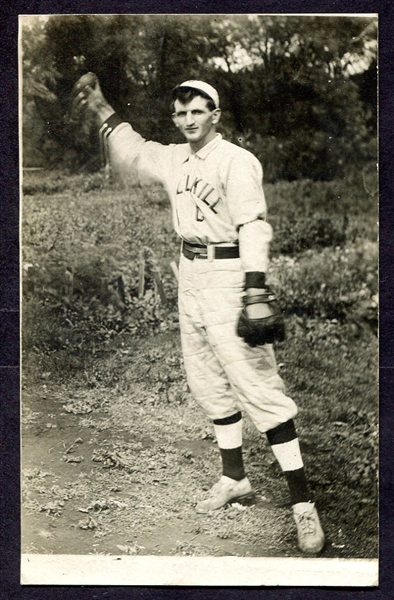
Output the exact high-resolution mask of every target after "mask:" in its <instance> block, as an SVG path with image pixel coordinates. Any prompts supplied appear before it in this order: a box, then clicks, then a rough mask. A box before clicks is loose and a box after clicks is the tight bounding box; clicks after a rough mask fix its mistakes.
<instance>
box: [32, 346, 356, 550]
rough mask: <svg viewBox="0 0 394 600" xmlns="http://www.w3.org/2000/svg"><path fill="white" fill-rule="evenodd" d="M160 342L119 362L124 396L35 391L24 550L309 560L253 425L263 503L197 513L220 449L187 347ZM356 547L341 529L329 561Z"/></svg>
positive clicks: (250, 433)
mask: <svg viewBox="0 0 394 600" xmlns="http://www.w3.org/2000/svg"><path fill="white" fill-rule="evenodd" d="M157 342H158V340H157V338H151V339H149V340H146V341H144V342H143V343H142V345H140V349H139V350H138V351H136V352H135V353H134V354H133V355H132V356H131V355H129V354H128V353H127V354H122V353H120V354H119V356H118V358H119V360H120V361H123V363H124V364H127V368H126V369H125V371H124V374H123V377H122V385H121V386H120V387H118V388H116V387H115V388H105V387H95V388H90V389H89V388H86V386H85V387H77V385H76V383H73V382H70V383H67V384H66V383H62V384H58V385H55V384H53V383H51V378H50V376H49V375H46V376H45V377H46V378H45V379H44V380H42V382H41V383H40V384H39V385H37V384H36V385H35V386H32V385H29V386H28V387H27V388H26V389H25V391H24V395H23V417H22V423H23V435H22V458H23V464H22V466H23V504H22V509H23V510H22V513H23V514H22V526H23V536H22V546H23V547H22V551H23V552H24V553H35V552H38V553H55V554H63V553H64V554H90V553H100V554H121V553H126V554H141V555H164V556H169V555H193V556H210V555H213V556H225V555H236V556H300V553H299V552H298V551H297V549H296V539H295V530H294V526H293V523H292V517H291V511H290V510H289V507H288V505H286V503H287V500H288V499H287V492H286V488H285V485H284V482H283V478H281V477H279V476H278V475H279V473H278V471H277V468H276V467H275V464H274V462H273V459H272V456H271V454H270V452H269V451H268V449H267V448H264V446H262V444H261V440H260V439H259V437H258V435H257V433H256V432H255V431H254V430H253V428H252V427H251V425H250V424H249V423H246V426H245V459H246V463H247V465H248V472H249V476H250V478H251V480H252V483H253V485H254V488H255V490H256V503H255V505H254V506H249V507H244V506H240V505H237V504H236V505H233V506H229V507H226V508H225V509H222V510H219V511H216V512H214V513H213V514H211V515H198V514H196V513H195V510H194V504H195V502H196V501H197V500H198V499H199V497H201V494H202V492H203V490H204V489H208V488H209V487H210V486H211V485H212V483H214V482H215V481H216V480H217V478H218V474H219V458H218V451H217V447H216V444H215V442H214V440H213V437H212V431H211V428H210V425H209V423H208V422H207V421H206V420H205V419H204V417H203V415H202V414H201V412H200V411H199V410H198V409H197V408H196V407H195V405H194V403H193V401H192V400H191V398H190V395H189V394H188V392H187V389H186V387H185V381H184V376H183V370H182V368H181V357H180V350H179V346H178V341H177V338H175V336H172V335H167V336H162V337H161V339H160V346H159V345H158V343H157ZM159 347H160V349H158V348H159ZM328 531H329V533H330V529H328ZM349 539H350V538H349ZM349 539H346V533H342V530H341V529H339V528H338V527H336V526H335V525H333V526H332V527H331V535H330V540H329V543H328V547H327V549H326V551H325V556H326V557H337V556H338V557H344V556H345V557H349V556H352V557H354V556H357V549H356V548H353V547H352V545H351V543H350V541H349Z"/></svg>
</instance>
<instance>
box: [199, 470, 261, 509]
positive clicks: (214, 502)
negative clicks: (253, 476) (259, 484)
mask: <svg viewBox="0 0 394 600" xmlns="http://www.w3.org/2000/svg"><path fill="white" fill-rule="evenodd" d="M253 498H254V493H253V492H252V486H251V485H250V481H249V479H248V478H247V477H244V478H243V479H241V480H240V481H236V480H235V479H230V477H226V476H225V475H222V477H221V478H220V479H219V481H218V482H217V483H215V485H214V486H213V487H212V488H211V489H210V490H209V492H208V498H207V499H206V500H202V501H201V502H199V503H198V504H197V506H196V511H197V512H198V513H206V512H209V511H211V510H217V509H218V508H221V507H222V506H225V505H226V504H228V503H229V502H240V501H241V502H242V501H245V500H252V499H253Z"/></svg>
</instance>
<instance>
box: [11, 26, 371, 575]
mask: <svg viewBox="0 0 394 600" xmlns="http://www.w3.org/2000/svg"><path fill="white" fill-rule="evenodd" d="M377 29H378V18H377V15H376V14H354V15H352V14H346V15H345V14H343V15H340V14H331V15H323V14H320V15H303V14H287V15H286V14H281V15H279V14H277V15H275V14H269V15H265V14H241V15H229V14H211V15H203V14H190V15H186V14H168V15H164V14H163V15H143V14H138V15H137V14H114V15H94V14H92V15H88V14H78V15H55V14H53V15H50V14H47V15H23V16H22V15H21V16H19V107H20V110H19V124H20V148H21V152H20V174H21V194H20V196H21V202H20V214H21V218H20V235H21V265H20V269H21V280H22V289H21V295H22V319H21V334H22V354H21V355H22V378H21V486H22V495H21V519H22V531H21V536H22V539H21V547H22V557H21V558H22V561H21V583H22V584H25V585H31V584H44V585H45V584H47V585H53V584H59V585H154V586H155V585H173V586H180V585H193V586H195V585H198V586H221V587H222V586H254V587H256V586H289V585H290V586H291V585H297V586H299V585H301V586H330V587H336V586H347V587H375V586H377V585H378V533H379V532H378V481H377V472H378V448H379V446H378V444H379V440H378V385H377V371H378V336H377V333H378V177H377V167H378V163H377V160H378V158H377V89H378V82H377V54H378V46H377Z"/></svg>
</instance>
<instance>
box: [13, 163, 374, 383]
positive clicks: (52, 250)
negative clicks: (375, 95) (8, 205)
mask: <svg viewBox="0 0 394 600" xmlns="http://www.w3.org/2000/svg"><path fill="white" fill-rule="evenodd" d="M24 188H25V189H26V190H27V191H28V192H29V193H30V194H31V195H29V194H26V195H25V196H24V201H23V214H22V242H23V249H22V252H23V267H24V269H23V300H24V302H23V347H24V350H25V351H26V352H30V351H31V350H32V349H34V348H35V349H36V351H39V352H42V353H44V355H45V356H46V357H47V359H46V360H49V361H52V360H54V361H55V362H58V367H56V368H60V365H61V366H62V368H66V367H65V365H69V367H67V368H69V369H70V370H72V371H74V370H75V369H76V370H78V369H80V368H81V367H82V366H83V361H84V358H83V357H84V356H86V352H87V348H88V347H89V348H90V352H91V353H92V355H94V356H96V357H97V356H98V355H99V354H100V352H101V351H104V350H106V349H107V348H109V347H110V346H111V344H112V343H113V342H114V341H116V339H117V338H118V337H119V336H120V335H130V336H132V337H141V336H145V335H148V334H150V333H154V332H159V331H165V330H171V329H174V328H177V327H178V321H177V306H176V303H177V285H176V281H175V277H174V274H173V272H172V269H171V267H170V263H171V262H172V261H176V260H177V255H178V253H179V241H178V239H177V237H176V235H175V234H174V232H173V228H172V223H171V213H170V208H169V205H168V203H164V204H163V202H162V198H161V197H159V199H158V200H157V198H156V197H155V194H151V193H149V192H150V190H144V189H141V188H139V187H134V188H132V189H127V190H124V189H122V188H120V187H119V186H118V184H117V183H115V182H113V181H112V180H111V179H107V178H106V177H105V174H104V173H96V174H94V175H90V176H82V175H79V176H67V175H65V174H61V173H58V172H57V173H52V174H51V173H46V174H44V173H41V172H27V173H26V174H25V178H24ZM266 189H267V197H268V199H269V203H270V204H272V205H273V212H274V215H273V219H272V221H273V224H274V230H275V232H276V236H275V242H274V252H273V255H272V260H271V266H270V271H269V282H270V284H271V285H272V286H273V288H274V289H275V290H276V292H277V293H278V296H279V299H280V302H281V305H282V307H283V309H285V310H286V313H287V314H288V315H291V314H296V315H299V316H300V317H302V318H305V319H307V321H308V322H314V321H311V320H317V321H318V322H320V320H322V323H323V325H322V327H323V330H324V331H325V330H326V328H327V327H328V325H326V324H325V323H326V321H327V320H328V322H329V323H331V322H332V320H337V321H341V322H348V323H351V324H352V326H353V327H354V328H355V329H356V330H358V329H360V328H363V327H368V328H369V327H372V328H373V329H374V330H376V322H377V296H376V294H377V244H376V241H373V240H374V236H372V235H371V231H370V232H369V237H370V239H369V240H368V236H365V235H364V230H363V227H362V225H365V223H368V222H370V221H373V220H374V219H375V214H374V213H375V209H376V207H375V205H374V201H373V200H372V198H370V197H369V198H368V197H364V198H363V199H362V198H361V196H360V195H359V194H360V189H359V187H357V186H355V187H354V186H353V187H352V186H350V185H348V184H346V186H345V187H344V184H343V182H340V181H336V182H331V183H322V182H311V181H304V182H294V183H282V184H280V185H276V186H267V188H266ZM364 195H365V190H364ZM356 198H360V200H359V203H358V204H357V202H356V201H355V199H356ZM295 199H296V200H295ZM290 202H292V204H293V209H294V211H295V213H296V214H297V213H298V214H301V215H302V214H304V212H305V213H307V214H308V215H309V216H308V218H306V217H304V218H301V217H300V216H297V217H295V224H294V226H292V222H291V218H290V217H289V209H288V206H289V203H290ZM318 206H319V207H320V211H321V212H320V213H319V214H318V215H316V214H315V212H314V211H315V210H316V207H318ZM357 207H361V210H362V216H357V215H356V214H354V213H356V212H357V210H356V209H357ZM341 211H345V213H346V214H349V225H348V227H347V229H346V232H345V234H346V240H341V245H340V246H339V245H338V235H339V234H340V233H341V231H342V230H341V227H342V217H338V216H337V215H338V214H341ZM297 219H300V220H299V222H298V221H297ZM319 224H323V225H324V228H323V229H322V230H321V231H322V235H321V236H320V237H319V236H318V235H316V226H317V225H319ZM327 231H328V232H329V234H330V235H326V234H327ZM350 231H352V232H353V234H354V235H353V234H352V236H349V232H350ZM323 234H324V235H323ZM371 238H372V239H371ZM305 241H307V242H308V243H307V244H305ZM306 246H307V247H308V249H307V250H305V247H306ZM144 248H145V251H144V253H145V263H146V281H145V290H144V294H143V295H142V296H141V297H140V296H139V292H138V288H139V277H140V275H139V268H140V252H141V250H142V249H144ZM285 252H287V254H285ZM155 270H156V271H157V270H158V271H159V273H160V278H161V282H162V285H163V289H164V293H165V296H166V302H165V303H163V301H162V299H161V297H160V294H159V293H158V291H159V290H158V288H157V283H156V282H155V277H154V271H155ZM331 326H333V325H330V327H331ZM315 329H316V325H314V328H313V331H315ZM311 331H312V330H308V335H309V333H310V332H311ZM52 368H53V367H51V369H52Z"/></svg>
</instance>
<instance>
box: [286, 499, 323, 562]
mask: <svg viewBox="0 0 394 600" xmlns="http://www.w3.org/2000/svg"><path fill="white" fill-rule="evenodd" d="M293 516H294V521H295V523H296V526H297V535H298V546H299V548H300V550H301V551H302V552H305V554H319V552H321V551H322V550H323V548H324V544H325V537H324V532H323V529H322V527H321V525H320V520H319V515H318V514H317V510H316V508H315V505H314V503H312V502H299V503H298V504H294V505H293Z"/></svg>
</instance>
